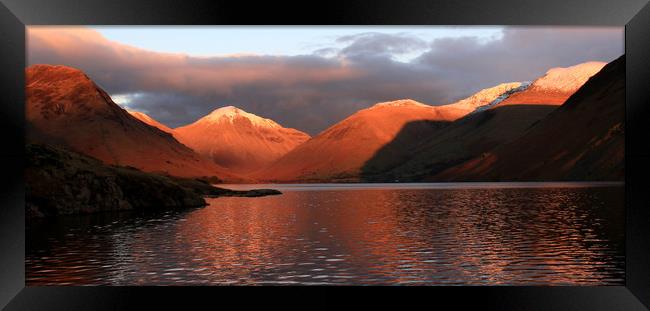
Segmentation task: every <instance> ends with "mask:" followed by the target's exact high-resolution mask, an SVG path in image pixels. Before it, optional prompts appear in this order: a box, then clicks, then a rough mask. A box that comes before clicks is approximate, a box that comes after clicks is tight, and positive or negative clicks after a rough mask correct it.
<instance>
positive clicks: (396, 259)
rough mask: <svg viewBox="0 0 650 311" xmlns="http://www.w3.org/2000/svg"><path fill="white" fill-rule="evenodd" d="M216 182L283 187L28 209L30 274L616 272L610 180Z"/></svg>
mask: <svg viewBox="0 0 650 311" xmlns="http://www.w3.org/2000/svg"><path fill="white" fill-rule="evenodd" d="M220 186H222V187H229V188H236V189H251V188H274V189H278V190H280V191H282V192H283V194H282V195H277V196H269V197H259V198H237V197H227V198H212V199H207V201H208V203H209V206H206V207H203V208H193V209H185V210H173V211H166V212H157V213H140V212H127V213H124V212H123V213H101V214H93V215H81V216H69V217H58V218H54V219H46V220H39V221H33V222H30V223H29V224H28V226H27V232H26V233H27V253H26V282H27V285H28V286H38V285H280V284H286V285H330V284H331V285H502V284H503V285H624V280H625V273H624V271H625V257H624V186H623V185H622V184H620V183H444V184H442V183H438V184H436V183H431V184H429V183H427V184H424V183H419V184H290V185H220Z"/></svg>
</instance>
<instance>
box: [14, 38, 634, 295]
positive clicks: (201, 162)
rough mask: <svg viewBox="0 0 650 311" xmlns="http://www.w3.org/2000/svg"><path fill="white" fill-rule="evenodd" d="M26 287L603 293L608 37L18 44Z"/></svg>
mask: <svg viewBox="0 0 650 311" xmlns="http://www.w3.org/2000/svg"><path fill="white" fill-rule="evenodd" d="M26 45H27V46H26V51H27V59H26V60H27V64H26V65H27V67H26V68H25V78H26V80H25V91H26V103H25V118H26V120H25V121H26V124H25V133H26V134H25V135H26V137H25V141H26V145H25V154H26V163H25V173H24V178H25V204H26V206H25V213H26V255H25V260H26V262H25V270H26V285H27V286H50V285H51V286H61V285H109V286H110V285H116V286H123V285H143V286H147V285H189V286H191V285H211V286H219V285H425V286H435V285H443V286H444V285H488V286H493V285H526V286H557V285H562V286H564V285H572V286H609V285H616V286H621V285H625V250H624V241H625V232H624V222H625V212H624V208H625V205H624V198H625V184H624V179H625V178H624V177H625V174H624V171H625V170H624V163H625V144H624V142H625V133H624V132H625V123H624V121H625V55H624V53H625V50H624V28H623V27H556V26H543V27H541V26H530V27H522V26H516V27H514V26H399V27H398V26H236V27H235V26H173V27H172V26H28V27H27V28H26Z"/></svg>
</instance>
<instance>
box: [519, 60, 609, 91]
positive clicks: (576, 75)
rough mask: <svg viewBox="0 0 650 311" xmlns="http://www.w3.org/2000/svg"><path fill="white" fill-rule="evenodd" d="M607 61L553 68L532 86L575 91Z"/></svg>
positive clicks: (551, 89)
mask: <svg viewBox="0 0 650 311" xmlns="http://www.w3.org/2000/svg"><path fill="white" fill-rule="evenodd" d="M605 65H606V63H603V62H586V63H582V64H578V65H575V66H570V67H557V68H551V69H550V70H548V71H547V72H546V74H545V75H544V76H543V77H541V78H539V79H537V80H535V82H533V85H532V87H534V88H536V89H540V90H549V91H560V92H575V91H576V90H577V89H578V88H580V86H582V85H583V84H584V83H585V82H587V80H589V78H590V77H591V76H593V75H595V74H596V73H597V72H598V71H600V70H601V69H602V68H603V67H604V66H605Z"/></svg>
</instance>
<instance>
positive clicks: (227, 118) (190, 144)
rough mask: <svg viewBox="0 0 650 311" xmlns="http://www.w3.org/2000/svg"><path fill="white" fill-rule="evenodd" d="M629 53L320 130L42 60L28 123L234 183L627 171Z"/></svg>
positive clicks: (135, 158)
mask: <svg viewBox="0 0 650 311" xmlns="http://www.w3.org/2000/svg"><path fill="white" fill-rule="evenodd" d="M624 62H625V58H624V56H622V57H621V58H619V59H617V60H615V61H614V62H612V63H610V64H608V65H607V66H605V65H606V64H605V63H601V62H588V63H583V64H579V65H575V66H571V67H566V68H553V69H550V70H548V71H547V72H546V74H545V75H543V76H541V77H539V78H538V79H536V80H535V81H533V82H532V83H530V82H512V83H504V84H500V85H497V86H494V87H491V88H487V89H484V90H481V91H479V92H477V93H475V94H474V95H472V96H470V97H468V98H465V99H463V100H460V101H457V102H454V103H450V104H446V105H435V106H434V105H427V104H423V103H420V102H417V101H415V100H411V99H403V100H395V101H390V102H382V103H378V104H375V105H373V106H371V107H369V108H366V109H362V110H360V111H358V112H356V113H354V114H352V115H350V116H349V117H347V118H345V119H344V120H342V121H340V122H338V123H336V124H334V125H332V126H331V127H329V128H327V129H326V130H324V131H322V132H321V133H319V134H318V135H316V136H314V137H310V136H309V135H308V134H306V133H303V132H301V131H299V130H297V129H291V128H285V127H283V126H281V125H280V124H278V123H277V122H274V121H273V120H270V119H267V118H263V117H260V116H257V115H255V114H252V113H249V112H246V111H244V110H242V109H240V108H237V107H233V106H226V107H221V108H218V109H215V110H214V111H212V112H211V113H209V114H208V115H206V116H204V117H202V118H199V119H198V120H196V121H195V122H193V123H191V124H188V125H185V126H181V127H177V128H170V127H168V126H166V125H164V124H162V123H160V122H158V121H156V120H155V119H153V118H151V117H150V116H148V115H147V114H145V113H144V112H138V111H126V110H124V109H122V108H120V107H119V106H118V105H116V104H115V103H114V102H113V101H112V100H111V99H110V96H109V95H108V94H107V93H106V92H105V91H103V90H102V89H101V88H99V87H98V86H97V85H96V84H95V83H94V82H93V81H92V80H90V78H88V77H87V76H86V75H85V74H84V73H83V72H81V71H79V70H77V69H74V68H70V67H65V66H50V65H35V66H31V67H29V68H28V69H27V109H26V110H27V133H28V140H29V141H36V142H44V143H48V144H56V145H61V146H64V147H67V148H70V149H72V150H74V151H77V152H81V153H83V154H86V155H89V156H92V157H94V158H97V159H99V160H101V161H103V162H105V163H107V164H116V165H122V166H133V167H136V168H138V169H141V170H144V171H149V172H161V173H164V174H168V175H176V176H182V177H188V176H214V177H217V178H218V179H219V180H222V181H233V182H337V181H338V182H360V181H368V182H387V181H389V182H393V181H475V180H494V181H496V180H582V179H587V180H620V179H622V176H623V162H624V161H623V150H624V148H623V134H622V133H623V114H622V109H624V93H623V92H624ZM621 64H622V65H621ZM621 68H623V69H621ZM145 142H146V143H145Z"/></svg>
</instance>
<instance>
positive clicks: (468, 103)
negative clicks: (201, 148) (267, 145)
mask: <svg viewBox="0 0 650 311" xmlns="http://www.w3.org/2000/svg"><path fill="white" fill-rule="evenodd" d="M520 86H521V84H520V83H507V84H502V85H499V86H496V87H494V88H490V89H486V90H483V91H481V92H479V93H477V94H476V95H474V96H472V97H470V98H467V99H465V100H462V101H459V102H457V103H454V104H450V105H444V106H429V105H425V104H421V103H418V102H416V101H413V100H398V101H393V102H386V103H379V104H376V105H374V106H372V107H370V108H367V109H363V110H360V111H359V112H357V113H355V114H353V115H351V116H350V117H348V118H346V119H345V120H343V121H341V122H339V123H337V124H335V125H333V126H332V127H330V128H328V129H326V130H325V131H323V132H322V133H320V134H319V135H317V136H316V137H314V138H312V139H310V140H309V141H307V142H305V143H304V144H302V145H300V146H298V147H297V148H296V149H295V150H293V151H291V152H289V153H288V154H286V155H285V156H283V157H282V158H280V159H279V160H278V161H277V162H275V163H273V164H271V166H270V167H268V168H267V169H264V170H261V171H260V172H259V173H258V174H256V176H255V177H257V178H258V179H261V180H285V181H296V180H303V181H305V180H306V181H319V180H320V181H332V180H338V181H346V180H351V181H357V180H359V178H360V174H361V173H362V167H363V166H364V163H367V161H368V160H370V159H371V158H373V155H375V154H376V153H377V151H378V150H380V149H381V148H382V147H383V146H385V145H386V144H388V143H391V142H392V144H394V145H397V146H398V147H397V148H394V149H392V150H391V152H390V154H387V155H386V156H385V159H386V161H387V162H390V161H394V160H396V159H401V158H402V157H403V156H405V155H406V154H408V153H409V152H410V151H411V150H410V149H411V146H414V145H417V144H419V142H420V141H423V140H426V139H427V138H428V137H431V136H432V135H434V133H437V131H439V130H440V129H441V128H443V127H445V126H446V125H447V124H449V123H451V122H453V121H454V120H457V119H459V118H461V117H463V116H464V115H467V114H468V113H471V112H473V111H475V110H476V109H477V108H479V107H482V106H484V105H488V104H490V102H492V101H494V100H495V99H497V98H498V97H499V96H501V95H502V94H503V93H505V92H508V91H510V90H512V89H515V88H518V87H520ZM406 124H410V125H411V126H409V127H408V128H405V127H404V126H405V125H406ZM398 133H400V135H399V136H398ZM378 165H384V162H381V163H378Z"/></svg>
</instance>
